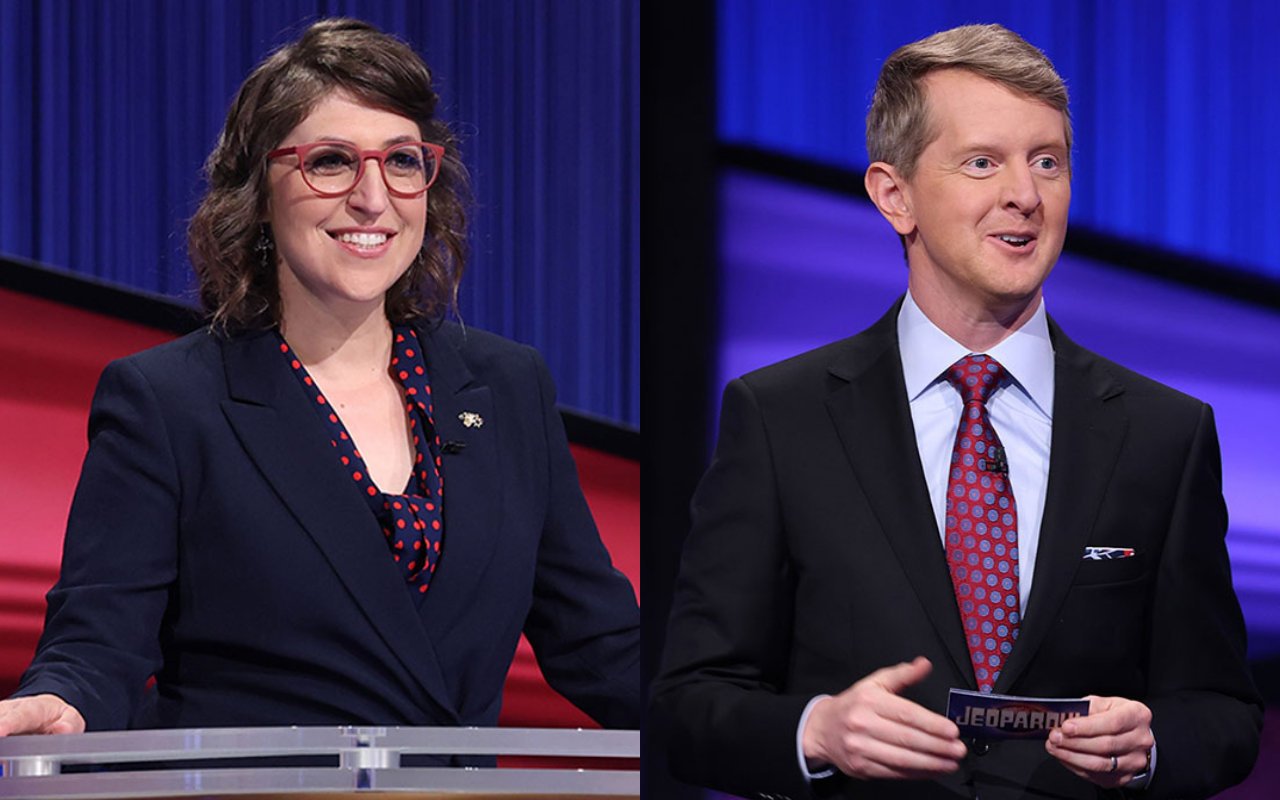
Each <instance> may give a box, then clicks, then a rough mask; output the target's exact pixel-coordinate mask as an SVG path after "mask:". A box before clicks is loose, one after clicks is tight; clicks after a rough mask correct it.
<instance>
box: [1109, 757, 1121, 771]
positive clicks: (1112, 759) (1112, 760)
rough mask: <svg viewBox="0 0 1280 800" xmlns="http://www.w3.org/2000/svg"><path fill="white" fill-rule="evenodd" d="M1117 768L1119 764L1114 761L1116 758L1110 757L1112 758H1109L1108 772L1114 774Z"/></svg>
mask: <svg viewBox="0 0 1280 800" xmlns="http://www.w3.org/2000/svg"><path fill="white" fill-rule="evenodd" d="M1118 766H1120V764H1119V762H1118V761H1116V757H1115V756H1112V757H1111V769H1110V771H1111V772H1115V771H1116V767H1118Z"/></svg>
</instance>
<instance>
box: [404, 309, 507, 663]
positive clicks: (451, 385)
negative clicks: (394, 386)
mask: <svg viewBox="0 0 1280 800" xmlns="http://www.w3.org/2000/svg"><path fill="white" fill-rule="evenodd" d="M418 335H419V337H420V338H421V339H422V342H423V352H424V354H425V356H426V360H427V373H428V376H429V377H430V379H431V398H432V401H433V405H434V409H433V413H432V416H433V418H434V420H435V424H436V431H437V433H438V434H439V435H440V441H441V442H442V443H444V445H445V447H444V448H443V449H444V450H445V452H443V453H442V454H441V463H442V466H441V475H442V477H443V480H444V542H443V547H442V550H441V556H440V566H439V568H438V569H437V570H436V573H435V575H434V576H433V577H432V579H431V589H430V591H428V592H427V596H426V600H425V602H424V603H423V604H422V611H421V613H422V620H423V624H424V625H425V626H426V628H427V631H428V633H429V634H430V636H431V638H432V639H433V640H437V641H438V640H440V639H441V637H442V636H443V635H444V634H445V633H447V631H448V630H449V628H450V626H452V625H454V624H456V623H457V622H458V621H460V620H468V619H470V616H469V615H468V613H467V609H468V607H469V606H470V604H471V602H472V598H473V596H474V592H475V591H476V590H477V589H478V588H479V586H480V585H481V581H482V578H483V576H484V574H485V569H486V567H487V565H488V562H489V560H490V559H491V558H492V557H493V554H494V552H495V546H496V545H495V543H496V541H497V539H498V527H499V525H500V524H501V521H502V520H501V509H502V507H503V496H502V494H503V492H502V481H501V480H499V475H500V474H501V473H500V464H499V458H498V448H497V436H498V433H499V431H501V430H502V426H503V424H504V422H505V421H504V420H501V419H497V418H496V417H495V415H494V411H493V397H492V393H491V391H490V388H489V386H487V385H485V384H483V383H480V382H479V381H478V380H477V379H476V377H475V375H473V374H472V372H471V370H470V369H469V368H468V367H467V364H466V362H465V361H464V360H463V358H462V354H461V353H460V352H459V349H460V348H461V347H462V346H463V345H465V336H466V332H465V329H463V328H460V327H455V326H452V325H447V326H446V325H436V326H433V327H423V328H420V329H419V331H418ZM532 400H533V398H531V401H532Z"/></svg>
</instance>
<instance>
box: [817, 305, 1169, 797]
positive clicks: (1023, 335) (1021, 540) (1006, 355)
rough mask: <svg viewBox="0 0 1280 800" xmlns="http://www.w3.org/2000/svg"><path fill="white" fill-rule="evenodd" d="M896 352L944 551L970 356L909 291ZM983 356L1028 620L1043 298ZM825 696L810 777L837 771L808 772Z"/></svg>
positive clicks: (1040, 423) (1047, 409)
mask: <svg viewBox="0 0 1280 800" xmlns="http://www.w3.org/2000/svg"><path fill="white" fill-rule="evenodd" d="M898 350H899V353H900V355H901V357H902V376H903V378H904V380H905V383H906V386H907V402H908V404H909V405H910V408H911V424H912V425H913V427H914V428H915V434H916V447H917V448H918V449H919V451H920V464H921V466H922V467H923V468H924V479H925V483H926V484H927V485H928V487H929V500H930V502H932V504H933V516H934V520H935V521H936V522H937V525H938V542H939V546H941V547H943V548H944V549H945V547H946V525H945V514H946V507H947V474H948V472H949V471H950V467H951V451H952V449H953V448H954V447H955V440H956V430H957V429H958V428H959V427H960V415H961V413H962V412H963V411H964V401H963V400H962V399H961V397H960V393H959V392H958V391H956V389H955V387H953V386H952V385H951V384H950V383H949V382H948V381H947V379H946V378H945V377H943V373H944V372H945V371H946V370H947V368H948V367H950V366H951V365H952V364H954V363H955V362H957V361H959V360H960V359H961V358H963V357H964V356H966V355H969V354H970V353H971V352H972V351H970V350H969V348H967V347H965V346H964V345H962V344H960V343H959V342H957V341H956V340H955V339H952V338H951V337H950V336H948V335H947V334H945V333H943V331H942V330H941V329H940V328H939V327H938V326H937V325H934V324H933V322H932V321H931V320H930V319H929V318H928V317H926V316H925V315H924V312H923V311H921V310H920V307H919V306H917V305H916V303H915V300H913V299H912V297H911V293H910V292H908V293H907V296H906V298H905V299H904V300H903V301H902V308H901V310H900V311H899V312H898ZM985 353H986V355H989V356H991V357H992V358H994V359H995V360H996V361H999V362H1000V364H1001V365H1002V366H1003V367H1004V368H1005V371H1006V372H1007V373H1008V374H1009V377H1010V379H1011V380H1010V381H1008V382H1007V384H1006V385H1005V386H1002V387H1000V388H997V389H996V390H995V391H994V392H992V393H991V396H990V397H988V398H987V402H986V405H987V415H988V417H989V418H990V420H991V426H992V427H993V428H994V429H995V431H996V433H997V434H998V435H999V437H1000V443H1001V444H1003V445H1004V449H1005V454H1006V456H1007V460H1008V463H1009V488H1010V489H1011V490H1012V491H1013V499H1014V505H1015V506H1016V507H1017V510H1018V593H1019V602H1018V607H1019V612H1020V613H1021V616H1022V618H1023V619H1026V617H1027V613H1028V611H1030V613H1032V614H1034V613H1035V609H1034V608H1032V609H1028V608H1027V598H1028V597H1030V596H1031V582H1032V580H1033V579H1034V577H1035V563H1036V552H1037V551H1038V550H1039V545H1040V522H1041V520H1042V519H1043V518H1044V500H1045V488H1046V486H1048V483H1049V445H1050V442H1051V439H1052V436H1053V344H1052V342H1050V341H1049V323H1048V321H1047V318H1046V317H1045V311H1044V300H1043V299H1041V301H1040V305H1039V307H1038V308H1037V309H1036V311H1035V314H1033V315H1032V316H1031V319H1029V320H1027V322H1026V323H1025V324H1024V325H1023V326H1022V327H1021V328H1019V329H1018V330H1016V331H1014V332H1013V333H1011V334H1010V335H1009V337H1008V338H1006V339H1005V340H1004V341H1002V342H1000V343H999V344H997V345H996V346H994V347H992V348H991V349H989V350H986V351H985ZM824 697H827V695H819V696H817V697H815V698H813V699H812V700H810V701H809V704H808V705H807V706H805V709H804V712H803V713H802V714H801V715H800V724H799V726H797V729H796V753H797V755H798V757H799V759H800V767H801V769H802V771H803V772H804V774H805V775H806V776H807V777H808V778H809V779H811V780H812V779H816V778H822V777H826V776H828V775H831V774H833V773H834V770H833V769H832V768H830V767H826V768H825V769H823V768H822V767H819V768H818V770H817V771H811V770H810V765H809V764H807V763H806V761H805V758H804V750H803V735H804V726H805V723H806V722H807V721H808V719H809V714H810V712H811V711H813V707H814V705H816V704H817V702H818V701H819V700H821V699H822V698H824ZM1155 767H1156V748H1155V746H1153V747H1152V748H1151V762H1150V764H1149V766H1148V769H1147V771H1146V773H1145V774H1144V775H1142V776H1139V777H1138V778H1137V779H1136V780H1133V781H1130V782H1129V783H1128V784H1127V787H1128V788H1130V789H1141V788H1145V787H1146V786H1147V785H1148V784H1149V782H1150V780H1151V776H1152V775H1154V774H1155Z"/></svg>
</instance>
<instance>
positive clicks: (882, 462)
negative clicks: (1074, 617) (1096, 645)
mask: <svg viewBox="0 0 1280 800" xmlns="http://www.w3.org/2000/svg"><path fill="white" fill-rule="evenodd" d="M900 306H901V301H899V302H898V303H896V304H894V307H893V308H892V309H890V311H889V313H887V314H886V315H885V316H884V317H882V318H881V319H880V321H879V322H877V323H876V324H875V325H873V326H872V327H871V328H870V329H868V330H867V331H866V332H864V333H863V334H861V335H859V336H857V337H855V338H854V339H853V340H852V341H851V347H850V349H849V350H847V351H845V353H844V354H843V355H842V356H841V357H840V358H838V359H837V360H836V361H835V362H834V363H833V364H832V366H831V368H830V372H831V374H832V375H834V376H835V377H836V378H839V379H840V380H842V381H844V382H845V384H844V385H843V386H840V387H839V388H837V389H836V390H835V391H834V392H833V393H832V394H831V396H830V397H829V398H828V400H827V410H828V411H829V413H830V414H831V420H832V422H833V423H834V424H835V427H836V430H837V431H838V433H839V435H840V441H841V444H842V445H843V446H844V450H845V454H846V455H847V456H848V459H849V463H850V464H852V465H853V471H854V474H855V475H856V476H857V478H858V482H859V483H860V484H861V485H862V487H863V493H864V495H865V496H866V498H867V501H868V503H869V504H870V505H871V508H872V511H873V512H874V514H875V516H876V519H877V520H878V521H879V523H880V529H881V531H882V532H883V533H884V535H885V538H886V539H887V540H888V541H889V545H890V546H891V547H892V548H893V551H894V553H895V554H896V555H897V558H898V561H899V562H900V564H901V566H902V569H903V571H904V572H906V574H907V578H908V580H910V582H911V585H912V587H914V589H915V592H916V596H917V597H918V598H919V599H920V602H921V604H922V605H923V606H924V608H925V612H926V613H927V614H928V616H929V620H930V622H932V624H933V628H934V630H935V632H936V633H937V634H938V637H939V638H940V639H941V640H942V641H943V643H944V644H945V645H946V648H947V652H948V653H949V654H950V656H951V659H952V661H954V662H955V668H956V670H957V671H958V672H959V674H961V675H964V676H967V677H968V679H969V682H970V683H971V684H973V683H974V679H973V668H972V666H971V665H970V663H969V652H968V649H967V646H966V644H965V640H964V631H963V628H962V626H961V622H960V612H959V611H958V610H957V609H956V600H955V593H954V592H953V590H952V588H951V573H950V572H949V571H948V569H947V562H946V555H945V554H944V552H943V549H942V540H941V537H940V535H939V533H938V524H937V521H936V520H935V519H934V518H933V505H932V503H931V502H930V500H929V489H928V485H927V484H926V483H925V480H924V469H923V468H922V467H921V464H920V451H919V448H917V446H916V437H915V427H914V425H913V424H912V422H911V412H910V409H909V407H908V405H907V389H906V384H905V381H904V380H903V377H902V359H901V355H900V354H899V352H898V337H897V316H898V309H899V307H900Z"/></svg>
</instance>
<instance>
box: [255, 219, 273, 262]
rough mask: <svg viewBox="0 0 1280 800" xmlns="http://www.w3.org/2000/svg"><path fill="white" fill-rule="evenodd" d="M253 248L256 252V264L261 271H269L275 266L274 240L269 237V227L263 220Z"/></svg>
mask: <svg viewBox="0 0 1280 800" xmlns="http://www.w3.org/2000/svg"><path fill="white" fill-rule="evenodd" d="M253 249H254V250H255V251H256V252H257V253H258V266H260V267H261V268H262V271H263V272H268V271H270V270H271V268H272V267H274V266H275V256H274V253H275V249H276V242H275V239H272V238H271V232H270V229H269V228H268V227H267V223H265V222H264V223H262V227H261V228H259V229H258V242H257V244H255V245H254V246H253Z"/></svg>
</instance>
